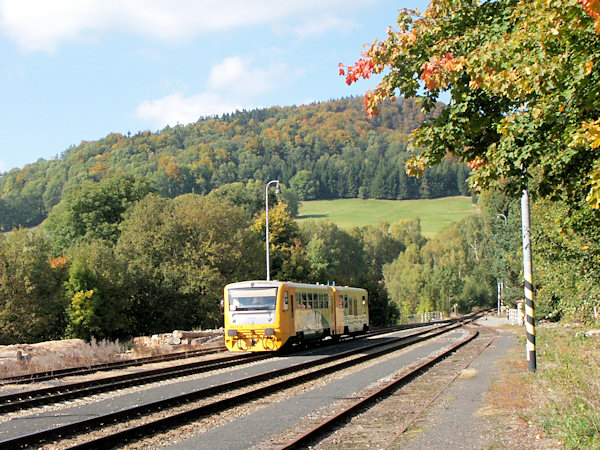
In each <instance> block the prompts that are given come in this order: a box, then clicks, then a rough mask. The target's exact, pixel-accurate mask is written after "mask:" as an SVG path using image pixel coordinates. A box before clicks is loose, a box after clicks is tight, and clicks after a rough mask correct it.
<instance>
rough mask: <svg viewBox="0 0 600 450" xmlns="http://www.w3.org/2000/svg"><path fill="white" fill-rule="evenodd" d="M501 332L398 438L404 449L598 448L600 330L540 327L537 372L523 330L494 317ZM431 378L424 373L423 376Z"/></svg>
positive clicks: (488, 321)
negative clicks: (529, 363)
mask: <svg viewBox="0 0 600 450" xmlns="http://www.w3.org/2000/svg"><path fill="white" fill-rule="evenodd" d="M478 323H480V324H482V325H485V326H488V327H491V328H494V329H496V330H497V331H498V337H497V338H496V339H495V340H494V342H493V343H492V344H491V345H490V346H489V347H488V348H486V349H485V350H484V351H482V352H481V354H480V355H479V356H478V357H477V358H475V359H474V360H473V362H472V363H471V364H470V365H469V366H468V367H467V368H466V369H465V370H463V371H462V372H461V374H460V375H459V376H458V377H457V379H456V380H455V381H454V382H453V383H451V385H449V386H448V387H447V389H446V390H445V391H444V392H443V394H442V395H440V396H439V397H438V398H437V399H436V401H435V402H434V403H433V404H432V405H431V406H430V407H429V408H427V410H426V411H425V412H424V414H423V415H422V416H421V417H420V418H419V419H418V420H417V421H415V423H414V424H413V425H412V427H411V428H410V429H408V430H407V432H405V433H403V435H402V437H401V438H400V439H399V440H398V441H397V442H396V444H397V445H398V446H399V447H400V446H401V447H402V448H408V449H410V448H444V447H446V448H521V449H557V448H598V447H599V446H600V429H599V428H598V424H599V423H600V381H599V380H598V377H597V374H598V371H599V370H600V356H599V355H600V336H599V335H598V333H597V332H596V330H594V329H591V330H590V327H589V326H583V325H582V324H577V323H539V324H538V325H537V357H538V370H537V372H536V373H535V374H531V373H529V372H528V367H527V361H526V358H525V330H524V328H523V327H519V326H512V325H510V323H509V322H508V320H506V319H504V318H498V317H495V316H493V315H489V316H487V318H483V319H480V320H479V321H478ZM428 376H429V375H428Z"/></svg>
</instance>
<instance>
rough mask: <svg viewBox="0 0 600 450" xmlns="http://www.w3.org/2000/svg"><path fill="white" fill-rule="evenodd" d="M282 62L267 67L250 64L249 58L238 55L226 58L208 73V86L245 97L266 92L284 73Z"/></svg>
mask: <svg viewBox="0 0 600 450" xmlns="http://www.w3.org/2000/svg"><path fill="white" fill-rule="evenodd" d="M285 70H286V69H285V65H284V64H274V65H271V66H269V67H267V68H256V67H252V66H251V62H250V61H249V60H245V59H243V58H242V57H240V56H232V57H230V58H226V59H225V60H223V62H221V63H219V64H217V65H215V66H214V67H213V68H212V69H211V70H210V73H209V75H208V88H209V89H212V90H219V91H229V92H231V93H234V94H236V95H238V96H242V97H245V98H248V97H254V96H256V95H260V94H263V93H265V92H268V91H269V90H271V89H272V88H273V86H274V85H276V84H277V80H278V79H280V78H281V77H283V76H284V74H285Z"/></svg>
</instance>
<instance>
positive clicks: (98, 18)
mask: <svg viewBox="0 0 600 450" xmlns="http://www.w3.org/2000/svg"><path fill="white" fill-rule="evenodd" d="M426 6H427V2H426V1H424V0H396V1H388V0H343V1H342V0H225V1H224V0H173V1H164V0H0V61H1V63H0V173H1V172H5V171H8V170H10V169H11V168H14V167H19V168H21V167H23V166H25V165H26V164H29V163H33V162H35V161H37V160H38V159H39V158H43V159H52V158H55V157H60V155H61V154H62V152H63V151H65V150H66V149H68V148H69V147H70V146H74V145H79V144H80V143H81V141H82V140H87V141H91V140H96V139H100V138H102V137H104V136H106V135H107V134H109V133H112V132H116V133H122V134H126V133H128V132H131V133H132V134H135V133H137V132H138V131H143V130H150V131H157V130H160V129H162V128H164V127H165V126H166V125H171V126H173V125H177V124H188V123H191V122H195V121H197V120H198V119H199V118H200V117H207V116H214V115H221V114H223V113H227V112H235V111H236V110H243V109H246V110H250V109H255V108H267V107H270V106H274V105H277V106H282V107H283V106H290V105H301V104H308V103H312V102H321V101H327V100H331V99H338V98H342V97H347V96H351V95H362V94H363V93H364V92H365V90H367V89H370V88H372V87H374V86H375V84H376V82H377V80H376V79H371V80H364V81H360V82H359V83H357V84H354V85H352V86H348V85H346V83H345V79H344V77H342V76H339V71H338V70H339V69H338V64H339V63H340V62H342V63H344V64H345V65H350V64H352V63H354V62H355V61H357V60H358V59H359V58H360V53H361V51H362V50H363V49H364V45H365V44H366V43H372V42H373V41H374V40H375V39H377V38H378V39H380V40H382V39H385V37H386V30H387V28H388V26H391V25H394V24H395V21H396V18H397V15H398V10H399V9H400V8H411V9H415V8H420V9H421V10H422V11H423V10H424V9H425V7H426Z"/></svg>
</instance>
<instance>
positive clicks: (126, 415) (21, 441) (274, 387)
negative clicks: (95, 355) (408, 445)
mask: <svg viewBox="0 0 600 450" xmlns="http://www.w3.org/2000/svg"><path fill="white" fill-rule="evenodd" d="M460 326H462V325H461V324H458V323H457V324H442V325H440V326H439V327H438V328H435V329H433V330H421V331H419V332H417V333H414V334H412V335H410V336H408V337H402V338H396V339H393V340H391V341H388V342H386V343H385V344H382V343H375V344H371V345H368V346H365V347H362V348H359V349H353V350H349V351H346V352H342V353H340V354H337V355H331V356H326V357H324V358H320V359H318V360H314V361H308V362H303V363H298V364H295V365H292V366H288V367H286V368H283V369H279V370H276V371H270V372H266V373H261V374H258V375H253V376H250V377H246V378H243V379H239V380H235V381H232V382H227V383H223V384H220V385H217V386H211V387H208V388H204V389H200V390H197V391H194V392H191V393H188V394H183V395H179V396H175V397H172V398H169V399H164V400H159V401H155V402H151V403H148V404H145V405H139V406H136V407H133V408H129V409H125V410H122V411H118V412H114V413H109V414H104V415H102V416H97V417H94V418H90V419H85V420H81V421H78V422H74V423H71V424H66V425H61V426H57V427H55V428H52V429H47V430H42V431H39V432H36V433H31V434H27V435H23V436H17V437H14V438H9V439H6V440H3V441H0V448H19V447H24V446H31V445H38V444H40V443H42V442H47V441H49V440H52V439H56V438H58V437H61V438H64V437H66V436H73V435H75V434H77V433H80V432H82V431H89V430H92V429H98V428H101V427H103V426H107V424H108V425H110V424H113V423H117V422H119V421H125V420H128V419H130V418H135V417H139V416H140V415H144V414H149V413H154V412H157V411H160V410H164V409H166V408H173V407H176V406H179V405H183V404H185V403H189V402H193V401H197V400H200V399H204V398H206V397H208V396H214V395H217V394H221V393H224V392H233V391H235V390H237V389H239V388H241V387H244V386H248V385H252V384H256V383H258V382H264V381H265V379H266V378H265V376H268V377H269V378H276V377H280V376H284V375H289V374H292V373H294V372H298V371H302V370H305V369H310V368H314V367H316V366H320V365H323V364H327V363H331V362H335V360H339V359H345V358H349V357H351V356H356V355H358V354H360V353H364V352H366V351H371V350H372V353H368V354H363V355H360V356H358V357H356V358H354V359H351V360H346V361H343V362H341V363H338V364H337V365H333V366H327V367H323V368H320V369H317V370H314V371H312V372H309V373H305V374H302V375H300V376H298V377H295V378H291V379H287V380H283V381H279V382H275V383H273V384H270V385H267V386H264V387H262V388H258V389H255V390H252V391H249V392H246V393H243V394H238V395H235V396H230V397H228V398H225V399H223V400H218V401H215V402H212V403H209V404H207V405H204V406H201V407H198V408H194V409H191V410H188V411H185V412H181V413H177V414H172V415H169V416H168V417H165V418H162V419H158V420H155V421H152V422H149V423H147V424H143V425H140V426H136V427H131V428H129V429H127V430H124V431H121V432H117V433H114V434H111V435H108V436H105V437H102V438H99V439H96V440H93V441H90V442H88V443H86V444H81V445H79V446H77V447H75V448H110V447H114V446H115V445H118V444H119V443H122V442H125V441H127V440H130V439H135V438H137V437H139V436H144V435H148V434H155V433H156V432H157V431H158V430H160V429H164V428H172V427H173V426H175V425H181V424H182V423H186V422H189V421H191V420H193V419H196V418H198V417H202V416H206V415H208V414H210V413H214V412H216V411H223V410H225V409H227V408H231V407H233V406H236V405H238V404H241V403H244V402H247V401H249V400H250V399H252V398H255V397H258V396H263V395H267V394H270V393H273V392H276V391H278V390H281V389H285V388H287V387H291V386H294V385H296V384H299V383H302V382H305V381H308V380H310V379H314V378H317V377H320V376H324V375H327V374H329V373H333V372H335V371H339V370H342V369H345V368H347V367H350V366H352V365H356V364H360V363H362V362H365V361H368V360H370V359H374V358H377V357H379V356H382V355H384V354H387V353H389V352H390V351H395V350H399V349H401V348H404V347H406V346H409V345H412V344H416V343H418V342H421V341H424V340H426V339H431V338H433V337H435V336H439V335H441V334H443V333H446V332H448V331H450V330H453V329H455V328H458V327H460ZM378 347H379V349H378ZM382 348H383V349H382Z"/></svg>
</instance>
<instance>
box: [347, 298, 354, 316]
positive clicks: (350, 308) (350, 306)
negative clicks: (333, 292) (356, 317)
mask: <svg viewBox="0 0 600 450" xmlns="http://www.w3.org/2000/svg"><path fill="white" fill-rule="evenodd" d="M348 314H350V315H353V314H354V309H353V308H352V297H350V298H349V299H348Z"/></svg>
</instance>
